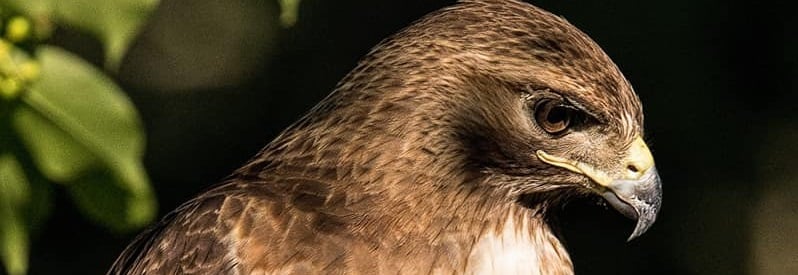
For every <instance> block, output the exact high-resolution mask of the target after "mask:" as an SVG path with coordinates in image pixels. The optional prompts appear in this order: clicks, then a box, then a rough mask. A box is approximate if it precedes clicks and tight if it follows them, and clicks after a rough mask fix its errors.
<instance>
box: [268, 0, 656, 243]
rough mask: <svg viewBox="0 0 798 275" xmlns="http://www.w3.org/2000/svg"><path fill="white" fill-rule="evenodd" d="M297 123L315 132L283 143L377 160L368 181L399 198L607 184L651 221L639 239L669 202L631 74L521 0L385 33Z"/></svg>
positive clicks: (539, 196)
mask: <svg viewBox="0 0 798 275" xmlns="http://www.w3.org/2000/svg"><path fill="white" fill-rule="evenodd" d="M296 127H299V128H305V129H310V130H308V131H297V132H296V133H297V134H296V135H295V136H294V137H293V138H292V137H288V138H286V137H284V138H282V140H286V141H283V142H282V143H281V142H279V140H281V139H280V138H278V142H277V144H276V146H282V147H284V148H288V147H290V146H288V145H285V144H288V143H295V144H299V145H301V146H303V147H304V148H305V149H301V148H300V149H299V150H298V151H302V150H306V151H308V152H309V154H310V153H313V154H316V155H317V156H318V155H323V154H327V153H329V154H330V155H334V156H336V157H335V160H336V161H337V163H342V164H343V165H344V166H347V167H348V166H349V165H351V166H353V167H358V168H362V169H365V170H363V171H365V172H364V173H366V174H361V173H360V172H356V173H355V172H353V173H354V174H356V175H357V177H360V178H358V179H357V181H361V182H371V184H375V185H379V184H383V185H386V186H388V187H386V188H390V189H387V191H385V192H383V191H374V190H380V189H379V188H376V187H366V188H365V189H366V190H367V191H369V192H375V193H380V194H387V195H389V196H393V197H394V198H396V199H397V200H402V203H401V204H399V203H397V204H394V205H414V206H415V207H416V209H418V207H419V206H418V205H419V204H418V203H417V202H412V200H413V199H412V198H413V196H409V195H407V194H411V193H413V192H421V193H424V194H431V196H434V195H435V194H436V192H441V190H444V189H445V190H449V191H452V190H454V191H453V192H450V193H451V194H461V193H467V194H480V196H485V197H493V198H498V199H496V200H494V201H504V202H506V203H508V204H518V203H520V204H524V205H527V206H530V205H531V206H534V207H535V208H537V209H545V208H546V207H547V206H548V205H551V204H554V203H557V202H558V201H560V200H562V198H566V197H569V196H571V195H584V194H598V195H600V196H603V197H604V198H605V199H606V200H607V201H608V202H609V203H610V204H611V205H612V206H614V207H615V208H616V209H617V210H619V211H620V212H621V213H623V214H625V215H626V216H629V217H632V218H637V220H638V222H637V227H636V228H635V230H634V232H633V233H632V236H631V237H630V239H631V238H634V237H636V236H638V235H640V234H642V233H643V232H644V231H646V229H648V227H649V226H650V225H651V223H653V221H654V219H655V217H656V214H657V212H658V210H659V207H660V198H661V197H660V196H661V185H660V180H659V176H658V175H657V171H656V168H655V167H654V160H653V158H652V155H651V153H650V152H649V149H648V147H647V146H646V144H645V142H644V141H643V112H642V108H641V104H640V101H639V99H638V98H637V96H636V95H635V93H634V91H633V90H632V87H631V86H630V84H629V83H628V81H627V80H626V79H625V78H624V76H623V75H622V74H621V72H620V71H619V69H618V67H616V66H615V64H614V63H613V62H612V61H611V60H610V58H609V57H608V56H607V55H606V54H605V53H604V52H603V51H602V50H601V49H600V48H599V47H598V46H597V45H596V43H595V42H593V41H592V40H591V39H590V38H588V37H587V36H586V35H585V34H584V33H582V32H581V31H579V30H578V29H576V28H575V27H573V26H572V25H570V24H569V23H568V22H566V21H565V20H563V19H562V18H559V17H557V16H554V15H552V14H550V13H548V12H546V11H543V10H541V9H538V8H535V7H533V6H531V5H528V4H525V3H522V2H517V1H513V0H470V1H461V3H459V4H457V5H455V6H452V7H449V8H445V9H443V10H440V11H437V12H435V13H433V14H431V15H429V16H427V17H425V18H423V19H421V20H420V21H418V22H416V23H415V24H413V25H412V26H410V27H408V28H406V29H404V30H403V31H401V32H400V33H399V34H397V35H395V36H393V37H391V38H389V39H387V40H385V41H383V42H382V43H381V44H380V45H379V46H377V47H376V48H375V49H374V50H372V52H371V53H369V55H368V56H367V57H366V58H365V59H364V60H363V61H362V62H361V63H360V64H359V66H358V67H357V68H355V69H354V70H353V71H352V72H351V73H350V74H349V75H348V76H347V77H346V78H344V80H342V81H341V83H340V84H339V86H338V88H337V89H336V91H335V93H333V95H331V96H330V97H329V98H327V99H326V100H325V101H323V102H322V104H320V105H319V106H317V107H316V109H314V111H313V112H312V113H311V115H309V116H308V117H307V118H306V119H305V120H303V121H302V122H301V123H300V124H299V125H298V126H296ZM309 136H310V137H314V138H313V141H312V142H315V143H312V144H311V143H309V141H307V140H306V139H307V138H308V137H309ZM342 139H346V140H347V142H348V143H347V146H343V147H338V146H339V145H338V144H339V143H340V142H341V140H342ZM300 141H301V142H300ZM319 148H323V150H324V151H323V152H321V153H319V151H318V150H319ZM293 150H295V151H296V150H297V149H296V148H294V149H293ZM357 171H360V170H357ZM368 173H370V174H368ZM363 175H368V176H363ZM364 177H368V179H366V180H363V178H364ZM421 183H425V185H420V184H421ZM399 190H401V191H399ZM462 190H468V192H462ZM475 190H476V191H475ZM442 196H443V197H446V198H449V199H451V198H450V197H452V196H456V195H452V196H448V195H442ZM447 196H448V197H447Z"/></svg>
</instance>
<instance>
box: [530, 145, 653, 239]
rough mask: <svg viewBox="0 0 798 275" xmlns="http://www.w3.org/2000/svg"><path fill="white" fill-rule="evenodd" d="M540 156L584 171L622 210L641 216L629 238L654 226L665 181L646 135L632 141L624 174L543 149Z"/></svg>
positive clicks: (542, 159) (605, 197)
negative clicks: (658, 171) (611, 171)
mask: <svg viewBox="0 0 798 275" xmlns="http://www.w3.org/2000/svg"><path fill="white" fill-rule="evenodd" d="M536 153H537V156H538V158H539V159H540V160H541V161H543V162H545V163H548V164H551V165H554V166H557V167H561V168H565V169H568V170H570V171H572V172H575V173H579V174H583V175H585V176H587V177H589V178H590V179H591V180H593V181H594V182H596V183H597V184H598V185H599V187H598V188H597V190H595V191H596V192H597V193H599V194H600V195H601V196H602V197H604V199H605V200H606V201H607V202H608V203H609V204H610V205H612V207H614V208H615V209H616V210H618V212H621V214H623V215H625V216H627V217H629V218H631V219H637V225H636V226H635V229H634V231H633V232H632V235H631V236H629V239H628V240H629V241H631V240H632V239H634V238H637V237H639V236H640V235H642V234H643V233H645V232H646V230H648V228H650V227H651V225H652V224H653V223H654V221H655V220H656V218H657V213H658V212H659V208H660V205H661V203H662V183H661V181H660V178H659V174H657V168H656V167H655V166H654V157H653V156H652V155H651V151H650V150H649V149H648V146H646V143H645V142H644V141H643V139H642V138H640V137H637V138H636V139H635V140H634V142H632V144H631V146H630V147H629V150H628V151H627V154H626V158H625V159H624V161H623V162H622V163H623V167H620V170H621V171H623V172H621V173H612V174H620V176H615V177H611V176H609V175H610V173H608V172H605V171H601V170H598V169H596V168H595V167H594V166H592V165H589V164H587V163H583V162H579V161H574V160H569V159H566V158H563V157H558V156H553V155H550V154H548V153H546V152H544V151H542V150H538V151H537V152H536Z"/></svg>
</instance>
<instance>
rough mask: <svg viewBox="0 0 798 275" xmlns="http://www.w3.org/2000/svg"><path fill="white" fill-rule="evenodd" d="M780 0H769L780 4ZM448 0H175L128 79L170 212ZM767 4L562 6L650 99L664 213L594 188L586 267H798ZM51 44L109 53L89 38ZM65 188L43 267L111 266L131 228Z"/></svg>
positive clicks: (123, 75) (579, 206)
mask: <svg viewBox="0 0 798 275" xmlns="http://www.w3.org/2000/svg"><path fill="white" fill-rule="evenodd" d="M772 2H773V3H775V1H772ZM451 3H453V1H422V0H413V1H407V0H405V1H398V0H397V1H322V0H305V1H303V2H302V4H301V6H300V10H299V17H298V18H299V20H298V22H297V23H296V25H294V26H292V27H288V28H284V27H281V26H280V25H279V24H278V22H277V14H278V12H279V10H278V7H277V4H276V2H273V1H264V0H228V1H213V0H194V1H185V0H171V1H170V0H165V1H163V2H162V3H161V6H160V7H159V9H158V10H157V11H156V12H155V14H154V15H153V17H152V19H151V21H150V22H149V23H148V25H147V27H146V28H145V30H144V32H143V33H142V34H141V35H140V36H139V38H138V39H137V40H136V41H135V43H134V45H133V47H132V49H131V50H130V52H129V54H128V56H127V57H126V59H125V61H124V63H123V65H122V67H121V69H120V71H119V73H118V75H117V80H118V83H120V84H121V86H122V87H123V88H124V89H125V91H126V92H127V93H128V94H129V96H130V97H131V98H132V100H133V102H134V103H135V104H136V106H137V107H138V109H139V111H140V114H141V116H142V117H143V120H144V123H145V127H146V130H147V138H148V149H147V155H146V159H145V165H146V167H147V169H148V173H149V175H150V177H151V181H152V184H153V186H154V188H155V189H156V191H157V195H158V198H159V203H160V211H161V215H162V214H163V213H166V212H168V211H169V210H171V209H174V208H175V207H176V206H177V205H179V204H180V203H182V202H184V201H186V200H188V199H189V198H191V197H192V196H193V195H195V194H197V193H198V192H200V191H201V190H203V189H205V188H206V187H208V186H209V185H211V184H214V183H216V182H218V181H219V180H220V179H222V178H223V177H225V176H226V175H228V173H230V172H231V171H232V170H233V169H235V168H237V167H238V166H240V165H242V164H243V163H244V162H245V161H246V160H247V159H248V158H249V157H251V156H252V155H253V154H255V152H257V151H258V150H259V149H260V148H261V147H262V146H263V145H265V144H266V143H268V142H269V141H270V140H271V139H272V138H273V137H274V136H275V135H276V134H277V133H278V132H279V131H280V130H282V129H283V128H284V127H286V126H287V125H288V124H290V123H291V122H293V121H294V120H296V119H297V118H298V117H299V116H301V115H302V114H303V113H304V112H305V111H306V110H308V109H309V108H310V107H312V106H313V105H314V104H315V103H316V102H318V101H319V100H320V99H321V98H322V97H323V96H325V95H326V94H327V93H328V92H329V91H331V89H332V88H333V86H334V85H335V83H336V82H337V81H338V80H339V79H340V78H342V77H343V76H344V75H345V74H346V73H347V72H348V71H349V70H350V69H352V68H353V67H354V66H355V64H356V62H357V60H358V59H359V58H360V57H361V56H363V55H364V54H366V53H367V51H368V50H369V49H370V48H371V47H372V46H374V45H375V44H376V43H377V42H379V41H380V40H381V39H383V38H385V37H387V36H388V35H390V34H392V33H394V32H396V31H398V30H399V29H401V28H402V27H404V26H406V25H408V24H410V23H411V22H412V21H413V20H415V19H417V18H419V17H421V16H423V15H424V14H426V13H428V12H431V11H433V10H436V9H438V8H440V7H443V6H445V5H449V4H451ZM773 3H769V2H764V1H759V2H750V3H736V2H728V1H722V0H702V1H688V0H674V1H632V0H624V1H592V0H591V1H562V0H560V1H555V0H545V1H543V0H541V1H535V2H534V4H536V5H538V6H540V7H542V8H544V9H547V10H549V11H551V12H553V13H555V14H558V15H562V16H564V17H565V18H566V19H567V20H568V21H570V22H571V23H572V24H574V25H576V26H577V27H578V28H580V29H582V30H583V31H585V32H586V33H588V35H590V36H591V37H592V38H593V39H594V40H596V41H597V42H598V43H599V44H600V45H601V46H602V47H603V48H604V50H605V51H606V52H607V53H608V54H609V55H610V56H611V57H612V58H613V60H614V61H615V62H616V63H617V64H618V66H619V67H620V68H621V70H622V71H623V72H624V73H625V75H626V77H627V78H628V79H629V80H630V81H631V82H632V84H633V85H634V87H635V89H636V91H637V93H638V94H639V96H640V98H641V99H642V101H643V105H644V107H645V113H646V132H647V137H648V140H649V141H650V142H651V147H652V150H653V153H654V156H655V158H656V161H657V167H658V169H659V171H660V173H661V176H662V178H663V181H664V204H663V208H662V211H661V212H660V216H659V220H658V221H657V223H656V224H655V225H654V227H653V228H652V229H651V230H650V231H649V232H648V233H646V234H645V235H643V236H642V237H641V238H639V239H637V240H634V241H632V242H630V243H626V242H625V240H626V237H627V236H628V234H629V233H630V232H631V230H632V228H633V222H632V221H630V220H626V219H624V218H623V217H621V216H620V215H619V214H617V213H615V211H613V210H609V209H606V207H600V206H597V205H595V203H594V202H592V201H578V202H574V203H572V204H569V205H568V206H566V207H565V209H564V211H563V215H562V216H563V218H562V227H563V230H564V234H565V239H566V240H565V241H566V243H567V245H568V247H569V251H570V254H571V258H572V259H573V261H574V263H575V265H576V271H577V273H579V274H642V273H645V274H748V273H755V274H757V273H758V274H786V273H792V272H794V271H795V270H798V241H796V237H795V236H794V234H796V233H798V199H796V195H795V194H798V186H796V180H795V179H796V176H797V175H798V171H796V169H794V168H793V167H792V165H793V163H795V162H796V160H798V148H796V147H797V146H796V144H798V121H796V116H797V115H796V113H795V112H794V110H795V109H796V107H798V106H797V104H796V100H798V91H797V89H796V88H797V86H798V66H796V62H797V60H798V21H797V20H796V18H798V16H796V14H795V10H794V9H791V8H788V7H786V6H780V5H775V4H773ZM55 41H56V43H57V44H60V45H62V46H65V47H66V48H68V49H70V50H72V51H75V52H78V53H80V54H81V55H83V56H85V57H89V58H90V59H94V60H96V61H97V63H100V62H101V61H100V59H101V57H102V54H101V50H100V49H101V47H100V46H99V44H97V43H96V42H93V41H92V40H91V39H90V38H89V37H88V36H86V35H83V34H80V33H68V32H64V31H59V32H58V33H56V36H55ZM63 191H64V190H59V192H56V193H57V194H58V195H57V201H56V204H55V209H54V211H53V213H52V217H51V219H50V220H49V221H48V222H46V223H45V225H44V226H45V227H44V228H42V229H41V232H40V233H39V234H38V235H36V236H34V242H33V245H34V246H33V248H32V251H31V253H32V259H31V274H55V273H58V274H100V273H103V272H104V271H105V270H106V269H107V268H108V267H109V266H110V265H111V263H112V262H113V260H114V259H115V257H116V256H117V255H118V253H119V252H121V250H122V249H123V247H124V246H125V245H126V244H127V243H128V242H129V241H130V240H131V238H132V237H133V236H134V233H135V232H132V233H130V234H126V235H120V234H117V233H112V232H109V231H107V230H106V229H103V228H101V227H98V226H96V225H94V224H92V223H91V222H89V221H87V220H86V219H85V218H84V217H82V216H81V215H80V214H79V213H77V211H76V210H75V208H74V207H73V205H72V204H71V202H70V200H69V198H68V197H67V196H66V195H65V193H66V192H63Z"/></svg>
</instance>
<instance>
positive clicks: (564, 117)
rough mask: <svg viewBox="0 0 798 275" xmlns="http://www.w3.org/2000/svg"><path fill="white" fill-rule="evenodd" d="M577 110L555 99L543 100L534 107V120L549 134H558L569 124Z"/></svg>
mask: <svg viewBox="0 0 798 275" xmlns="http://www.w3.org/2000/svg"><path fill="white" fill-rule="evenodd" d="M576 113H577V111H576V110H574V109H571V108H568V107H567V106H564V105H563V104H562V102H559V101H556V100H544V101H541V102H539V103H538V104H537V106H536V107H535V120H536V121H537V123H538V125H540V127H541V128H543V130H544V131H546V132H547V133H549V134H560V133H562V132H564V131H565V130H567V129H568V127H570V126H571V123H572V121H573V119H574V116H575V115H576Z"/></svg>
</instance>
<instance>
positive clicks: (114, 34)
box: [0, 0, 158, 68]
mask: <svg viewBox="0 0 798 275" xmlns="http://www.w3.org/2000/svg"><path fill="white" fill-rule="evenodd" d="M0 3H3V4H6V5H8V6H10V7H13V8H15V9H16V10H19V11H21V12H23V13H25V14H26V15H28V16H30V17H32V18H42V17H44V18H50V19H51V20H53V21H55V22H57V23H59V24H63V25H67V26H69V27H73V28H77V29H80V30H84V31H87V32H89V33H92V34H94V35H95V36H97V37H98V38H99V39H100V41H102V42H103V45H104V46H105V56H106V66H108V67H110V68H117V67H118V66H119V62H120V61H121V60H122V57H124V55H125V52H126V51H127V48H128V46H129V45H130V42H131V41H132V40H133V38H135V36H136V34H138V31H139V29H140V28H141V27H142V26H143V25H144V23H145V22H146V20H147V18H149V15H150V13H151V12H152V11H153V10H154V9H155V7H156V6H157V5H158V0H68V1H65V0H2V2H0Z"/></svg>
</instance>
